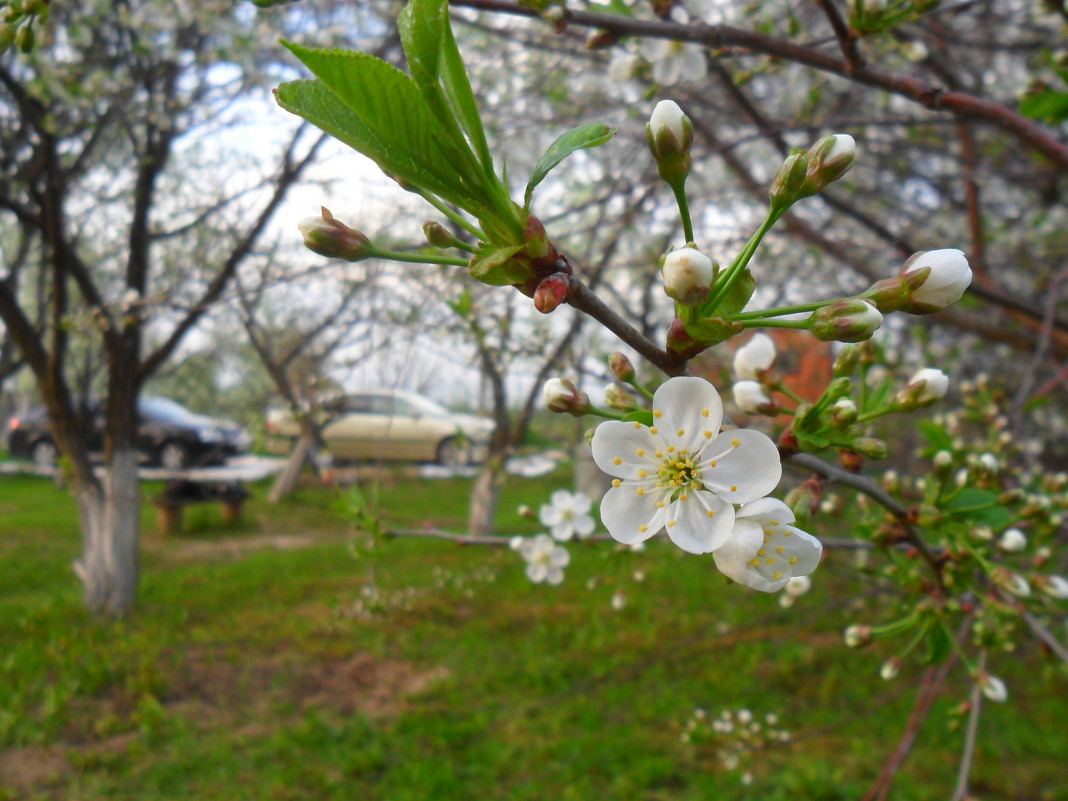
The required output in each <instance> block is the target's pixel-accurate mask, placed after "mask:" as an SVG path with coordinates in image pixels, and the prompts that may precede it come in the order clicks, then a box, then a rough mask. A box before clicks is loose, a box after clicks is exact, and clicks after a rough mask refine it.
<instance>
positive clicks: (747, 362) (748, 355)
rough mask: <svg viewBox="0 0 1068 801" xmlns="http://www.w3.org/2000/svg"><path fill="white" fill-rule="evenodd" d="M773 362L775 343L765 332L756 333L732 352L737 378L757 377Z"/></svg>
mask: <svg viewBox="0 0 1068 801" xmlns="http://www.w3.org/2000/svg"><path fill="white" fill-rule="evenodd" d="M774 363H775V343H774V342H772V341H771V337H769V336H768V335H767V334H756V335H755V336H753V338H752V339H750V340H749V341H748V342H746V343H745V344H744V345H742V347H740V348H738V350H737V352H735V354H734V374H735V375H736V376H738V378H748V379H754V380H756V379H759V378H760V376H761V374H762V373H764V372H765V371H767V370H770V369H771V365H773V364H774Z"/></svg>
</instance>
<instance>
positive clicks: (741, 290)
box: [691, 267, 756, 336]
mask: <svg viewBox="0 0 1068 801" xmlns="http://www.w3.org/2000/svg"><path fill="white" fill-rule="evenodd" d="M714 285H715V282H713V286H714ZM755 291H756V281H755V280H754V279H753V274H752V273H751V272H749V268H748V267H746V268H745V269H744V270H743V271H742V274H741V275H739V276H738V277H737V278H736V279H735V280H734V283H733V284H732V285H731V291H730V292H728V293H727V296H726V297H725V298H723V300H722V301H721V302H720V303H719V304H718V305H717V306H716V308H714V309H713V308H711V307H710V306H709V302H708V301H706V302H705V303H703V304H702V305H700V306H698V307H697V313H698V314H699V315H701V316H704V315H706V314H711V313H712V312H715V313H716V314H717V315H722V316H723V317H730V316H731V315H732V314H737V313H738V312H740V311H741V310H742V309H744V308H745V306H746V304H747V303H749V299H750V298H752V297H753V293H754V292H755ZM691 336H692V334H691Z"/></svg>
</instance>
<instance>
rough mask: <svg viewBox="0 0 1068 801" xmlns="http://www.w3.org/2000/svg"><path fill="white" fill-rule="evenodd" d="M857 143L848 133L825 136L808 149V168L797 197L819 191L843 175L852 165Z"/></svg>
mask: <svg viewBox="0 0 1068 801" xmlns="http://www.w3.org/2000/svg"><path fill="white" fill-rule="evenodd" d="M856 151H857V143H856V142H855V141H854V140H853V137H852V136H850V135H849V134H835V135H834V136H826V137H824V138H823V139H821V140H820V141H819V142H817V143H816V144H815V145H813V146H812V147H811V148H809V150H808V169H807V170H806V173H805V181H804V183H803V184H802V185H801V189H800V191H799V193H798V197H808V196H809V195H814V194H816V193H817V192H821V191H822V190H823V188H824V187H825V186H827V184H829V183H833V182H834V181H837V180H838V179H839V178H841V177H842V176H843V175H845V174H846V173H847V172H848V171H849V168H850V167H852V166H853V160H854V159H855V157H856Z"/></svg>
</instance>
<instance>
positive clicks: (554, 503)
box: [538, 490, 594, 542]
mask: <svg viewBox="0 0 1068 801" xmlns="http://www.w3.org/2000/svg"><path fill="white" fill-rule="evenodd" d="M592 505H593V501H591V500H590V496H588V495H587V494H586V493H584V492H575V493H571V492H568V491H567V490H556V492H554V493H553V494H552V495H550V496H549V503H546V504H542V507H541V509H539V510H538V520H540V521H541V524H542V525H543V526H548V527H549V532H550V533H551V534H552V535H553V539H555V540H559V541H560V542H567V541H568V540H569V539H571V538H572V537H573V536H575V535H576V534H577V535H578V536H579V539H583V538H585V537H588V536H590V534H592V533H593V529H594V523H593V516H592V515H591V514H590V506H592Z"/></svg>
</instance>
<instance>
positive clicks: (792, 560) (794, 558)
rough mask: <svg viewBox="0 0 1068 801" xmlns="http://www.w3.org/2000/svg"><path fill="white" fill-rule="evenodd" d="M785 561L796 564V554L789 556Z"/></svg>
mask: <svg viewBox="0 0 1068 801" xmlns="http://www.w3.org/2000/svg"><path fill="white" fill-rule="evenodd" d="M786 561H787V562H789V563H790V564H791V565H796V564H797V557H796V556H791V557H790V558H789V559H787V560H786Z"/></svg>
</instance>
